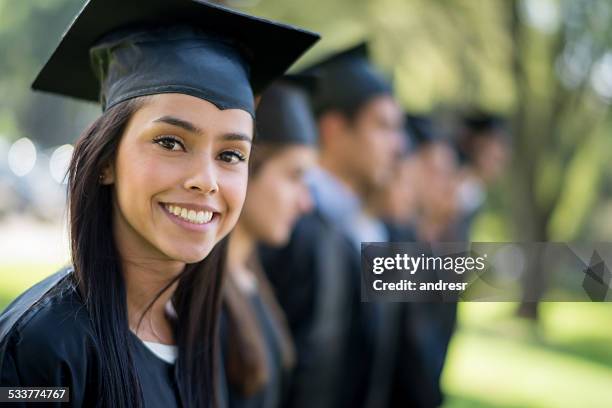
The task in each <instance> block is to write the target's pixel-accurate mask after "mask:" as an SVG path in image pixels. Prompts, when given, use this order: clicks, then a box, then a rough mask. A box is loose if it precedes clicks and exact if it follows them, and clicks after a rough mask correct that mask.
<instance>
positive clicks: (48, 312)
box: [0, 268, 182, 408]
mask: <svg viewBox="0 0 612 408" xmlns="http://www.w3.org/2000/svg"><path fill="white" fill-rule="evenodd" d="M109 306H110V305H109ZM125 346H126V347H130V350H131V352H132V356H133V359H134V365H135V368H136V371H137V373H138V379H139V382H140V386H141V388H142V395H143V398H144V403H145V407H147V408H158V407H159V408H162V407H164V408H172V407H180V406H182V405H181V401H180V395H179V393H178V389H177V381H176V378H177V375H176V374H177V373H176V365H175V364H168V363H166V362H165V361H163V360H161V359H160V358H158V357H157V356H156V355H155V354H153V353H152V352H151V351H150V350H149V349H148V348H147V347H146V346H145V345H144V343H142V341H141V340H140V339H138V337H136V335H134V334H133V333H131V332H130V344H126V345H125ZM99 356H100V353H99V349H98V346H97V343H96V340H95V336H94V333H93V329H92V326H91V320H90V318H89V314H88V312H87V310H86V308H85V305H84V304H83V301H82V299H81V296H80V294H79V292H78V290H77V287H76V284H75V281H74V275H73V271H72V269H70V268H67V269H64V270H61V271H59V272H57V273H55V274H53V275H51V276H50V277H48V278H46V279H45V280H43V281H41V282H39V283H38V284H36V285H35V286H33V287H32V288H30V289H28V290H27V291H25V292H24V293H23V294H21V295H20V296H19V297H18V298H17V299H15V300H14V301H13V302H12V303H11V304H10V305H9V306H8V307H7V308H6V309H5V310H4V311H3V312H2V314H1V315H0V386H2V387H9V386H15V387H69V392H70V403H69V404H67V403H49V404H40V403H36V404H35V405H36V406H57V407H66V406H71V407H96V406H98V403H99V389H98V387H99V384H100V380H99V379H100V374H99V370H100V364H99ZM11 406H20V405H19V404H11ZM22 406H26V404H23V405H22Z"/></svg>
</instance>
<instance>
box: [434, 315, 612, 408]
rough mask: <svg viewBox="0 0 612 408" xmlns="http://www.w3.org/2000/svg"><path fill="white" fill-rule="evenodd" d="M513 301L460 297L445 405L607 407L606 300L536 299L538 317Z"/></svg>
mask: <svg viewBox="0 0 612 408" xmlns="http://www.w3.org/2000/svg"><path fill="white" fill-rule="evenodd" d="M515 308H516V305H515V304H511V303H471V304H462V305H461V308H460V329H459V330H458V332H457V334H456V336H455V338H454V339H453V342H452V345H451V349H450V352H449V356H448V360H447V365H446V368H445V372H444V378H443V386H444V389H445V390H446V392H447V393H448V395H449V397H448V399H447V402H446V404H445V408H463V407H491V408H502V407H503V408H510V407H513V408H514V407H526V408H527V407H529V408H551V407H554V408H557V407H558V408H563V407H568V408H570V407H571V408H574V407H581V408H587V407H588V408H590V407H612V393H610V392H609V389H610V386H611V385H612V304H606V303H543V304H542V317H541V321H540V324H538V325H535V324H533V323H530V322H528V321H524V320H522V319H517V318H515V317H514V314H513V312H514V309H515Z"/></svg>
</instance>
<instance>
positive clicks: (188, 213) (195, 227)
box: [159, 203, 221, 231]
mask: <svg viewBox="0 0 612 408" xmlns="http://www.w3.org/2000/svg"><path fill="white" fill-rule="evenodd" d="M159 206H160V207H161V208H162V210H163V212H164V213H165V214H166V215H167V216H168V218H170V220H171V221H172V222H174V223H175V224H176V225H178V226H180V227H183V228H185V229H188V230H190V231H207V230H210V229H211V228H213V227H215V226H217V224H218V221H219V218H220V217H221V213H220V212H219V211H217V210H215V209H214V208H212V207H209V206H200V205H193V204H184V203H159Z"/></svg>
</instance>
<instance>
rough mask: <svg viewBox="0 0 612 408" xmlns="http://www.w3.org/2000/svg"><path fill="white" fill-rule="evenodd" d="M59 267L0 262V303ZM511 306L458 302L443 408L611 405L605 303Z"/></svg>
mask: <svg viewBox="0 0 612 408" xmlns="http://www.w3.org/2000/svg"><path fill="white" fill-rule="evenodd" d="M61 266H62V265H41V264H36V263H32V264H29V265H4V266H0V309H3V308H4V307H5V306H6V305H7V304H8V303H9V302H10V300H12V299H13V298H14V297H15V296H17V295H18V294H19V293H21V292H22V291H23V290H25V289H26V288H28V287H30V286H31V285H33V284H34V283H36V282H38V281H39V280H41V279H43V278H44V277H46V276H48V275H50V274H52V273H53V272H55V271H56V270H57V269H59V268H60V267H61ZM515 308H516V305H515V304H512V303H462V304H461V305H460V309H459V322H460V323H459V325H460V327H459V329H458V331H457V333H456V335H455V337H454V339H453V341H452V343H451V348H450V351H449V356H448V360H447V364H446V368H445V371H444V376H443V387H444V389H445V392H446V393H447V395H448V397H447V401H446V404H445V405H444V408H565V407H567V408H577V407H578V408H598V407H602V408H603V407H612V392H610V389H612V303H543V304H542V307H541V311H542V314H541V320H540V323H539V324H538V325H535V324H533V323H530V322H528V321H525V320H522V319H517V318H516V317H514V310H515Z"/></svg>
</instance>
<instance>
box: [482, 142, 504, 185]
mask: <svg viewBox="0 0 612 408" xmlns="http://www.w3.org/2000/svg"><path fill="white" fill-rule="evenodd" d="M474 152H475V157H474V165H475V166H476V169H477V171H478V174H479V175H480V177H482V179H483V180H484V182H485V183H491V182H493V181H495V180H497V179H498V178H499V177H500V176H501V175H502V173H503V171H504V169H505V167H506V164H507V162H508V156H509V153H508V145H507V144H506V142H505V141H504V140H503V139H502V138H501V137H499V136H495V135H491V136H490V137H480V138H477V139H476V140H475V141H474Z"/></svg>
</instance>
